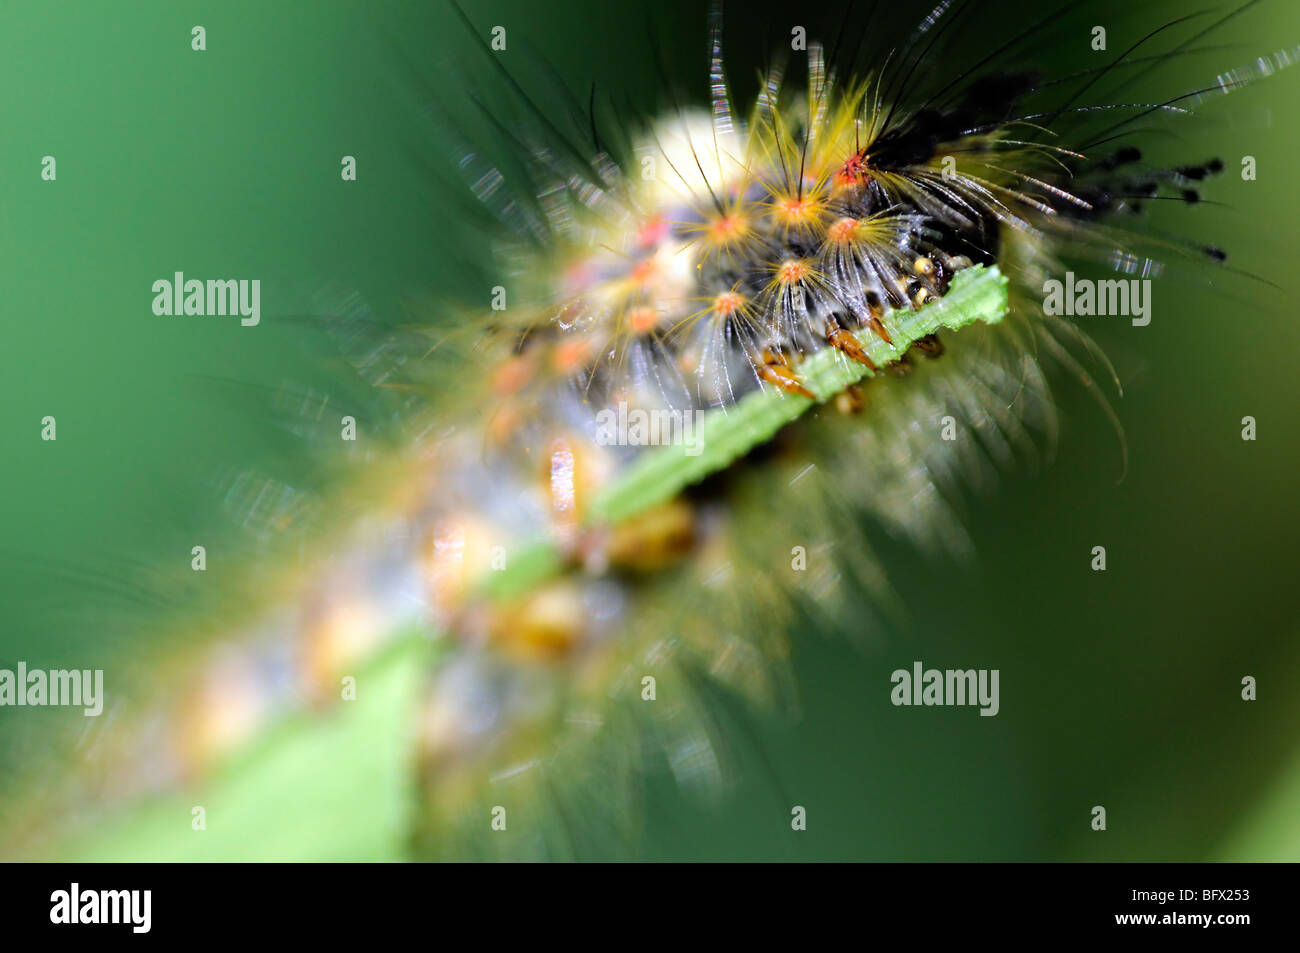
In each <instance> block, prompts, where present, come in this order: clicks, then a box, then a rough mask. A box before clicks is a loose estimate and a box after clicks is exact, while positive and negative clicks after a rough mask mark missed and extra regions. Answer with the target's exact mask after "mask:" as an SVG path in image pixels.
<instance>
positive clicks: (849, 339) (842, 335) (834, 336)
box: [826, 318, 880, 371]
mask: <svg viewBox="0 0 1300 953" xmlns="http://www.w3.org/2000/svg"><path fill="white" fill-rule="evenodd" d="M826 342H827V343H828V344H830V346H831V347H833V348H835V349H836V350H837V351H839V352H840V353H841V354H844V355H845V356H847V357H848V358H849V359H850V360H854V361H857V362H858V363H859V364H861V365H863V366H864V367H868V368H870V369H871V370H873V371H877V370H880V368H878V367H877V366H876V362H875V361H873V360H872V359H871V358H869V357H867V352H866V351H864V350H862V345H860V344H859V343H858V340H857V338H855V337H854V336H853V334H852V333H851V332H849V331H846V330H844V328H842V327H840V326H839V325H838V324H837V323H836V322H835V319H834V318H831V319H830V320H829V321H827V322H826Z"/></svg>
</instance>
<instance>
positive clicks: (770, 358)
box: [754, 349, 817, 400]
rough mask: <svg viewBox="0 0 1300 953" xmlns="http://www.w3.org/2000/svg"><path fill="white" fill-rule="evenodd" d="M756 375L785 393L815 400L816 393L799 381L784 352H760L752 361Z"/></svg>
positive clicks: (769, 350)
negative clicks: (759, 355) (755, 359)
mask: <svg viewBox="0 0 1300 953" xmlns="http://www.w3.org/2000/svg"><path fill="white" fill-rule="evenodd" d="M754 367H755V369H756V370H757V371H758V376H759V377H761V378H762V379H763V380H765V381H767V382H768V383H769V384H773V385H775V386H776V387H778V388H780V389H781V390H783V391H785V392H786V393H787V394H797V395H798V396H800V397H807V398H808V399H809V400H816V399H817V395H816V394H814V393H813V392H812V391H810V390H809V389H808V388H806V387H804V386H803V384H801V383H800V382H799V375H798V374H796V373H795V372H794V371H792V370H791V369H790V363H789V361H788V360H787V359H786V356H785V355H784V354H781V353H779V352H777V351H773V350H771V349H768V350H766V351H764V352H763V353H762V356H761V358H760V360H758V361H755V362H754Z"/></svg>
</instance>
